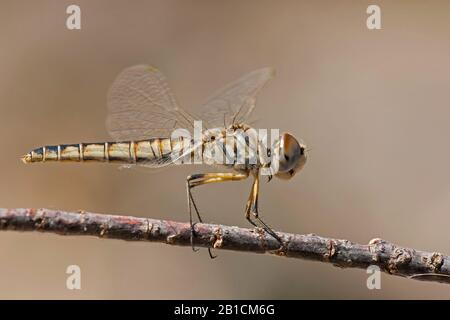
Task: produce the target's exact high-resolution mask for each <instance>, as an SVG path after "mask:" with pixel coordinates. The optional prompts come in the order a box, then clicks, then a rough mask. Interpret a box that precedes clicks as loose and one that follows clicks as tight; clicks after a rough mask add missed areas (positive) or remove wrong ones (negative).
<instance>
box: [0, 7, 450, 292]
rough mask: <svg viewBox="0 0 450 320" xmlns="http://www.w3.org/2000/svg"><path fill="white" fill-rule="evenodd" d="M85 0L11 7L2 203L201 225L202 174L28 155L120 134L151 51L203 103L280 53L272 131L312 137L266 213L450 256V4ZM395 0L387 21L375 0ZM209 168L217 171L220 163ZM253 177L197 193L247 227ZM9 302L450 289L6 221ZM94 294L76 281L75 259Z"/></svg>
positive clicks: (0, 17)
mask: <svg viewBox="0 0 450 320" xmlns="http://www.w3.org/2000/svg"><path fill="white" fill-rule="evenodd" d="M73 3H74V2H71V1H17V0H15V1H12V0H11V1H6V0H2V1H1V3H0V41H1V50H0V66H1V72H0V149H1V150H2V151H1V155H2V156H1V157H0V168H1V169H0V206H1V207H6V208H8V207H10V208H14V207H35V208H38V207H45V208H55V209H56V208H58V209H64V210H78V209H83V210H86V211H92V212H100V213H116V214H127V215H135V216H143V217H152V218H163V219H172V220H177V221H187V212H186V198H185V177H186V176H187V175H188V174H191V173H199V172H207V170H208V168H207V167H195V166H194V167H177V168H174V169H170V170H164V171H158V172H156V173H153V174H152V173H148V172H147V171H145V170H144V171H143V170H117V167H116V166H114V165H105V164H84V165H83V164H44V165H39V164H37V165H29V166H26V165H23V164H22V163H21V162H20V161H19V157H20V156H21V155H22V154H24V153H26V152H28V151H29V150H30V149H32V148H34V147H38V146H41V145H45V144H58V143H78V142H94V141H95V142H96V141H102V140H109V139H110V138H109V137H108V134H107V132H106V129H105V118H106V92H107V90H108V87H109V85H110V84H111V83H112V81H113V80H114V78H115V76H116V75H117V74H118V73H119V72H120V71H121V70H122V69H124V68H125V67H128V66H131V65H135V64H139V63H149V64H152V65H154V66H157V67H158V68H159V69H160V70H161V71H162V72H163V73H165V74H166V76H167V78H168V79H169V82H170V85H171V87H172V89H173V91H174V92H175V94H176V95H177V98H178V100H179V101H180V103H181V104H182V105H183V106H184V107H185V108H186V109H189V108H192V109H193V110H195V108H196V106H198V105H199V104H200V103H201V102H202V101H204V99H205V98H206V97H208V96H209V95H210V94H211V93H213V92H214V91H215V90H216V89H218V88H220V87H222V86H223V85H225V84H226V83H228V82H229V81H231V80H234V79H236V78H238V77H239V76H241V75H243V74H244V73H246V72H248V71H251V70H253V69H257V68H260V67H263V66H273V67H275V68H276V69H277V78H276V79H275V80H274V81H272V82H271V83H270V85H268V86H267V87H265V89H264V91H263V92H262V93H261V94H260V96H259V100H258V107H257V110H256V117H257V118H259V119H260V121H259V123H258V124H259V126H260V127H261V128H280V129H281V130H285V131H289V132H291V133H293V134H294V135H296V136H298V137H301V138H302V139H303V140H304V141H305V142H306V143H307V144H308V146H309V147H311V148H312V151H311V152H310V157H309V159H308V163H307V166H306V167H305V169H304V170H303V172H301V174H299V175H298V176H296V177H295V179H293V180H291V181H289V182H285V181H279V180H277V179H274V180H273V181H272V182H271V183H269V184H265V183H263V184H262V189H261V200H260V201H261V202H260V208H261V209H260V213H261V215H262V217H263V218H265V220H266V221H267V222H268V223H269V224H271V225H272V226H273V227H275V228H276V229H278V230H282V231H286V232H295V233H316V234H319V235H323V236H329V237H337V238H344V239H349V240H352V241H355V242H359V243H368V241H369V240H370V239H372V238H375V237H380V238H383V239H387V240H389V241H392V242H394V243H396V244H399V245H402V246H407V247H413V248H417V249H422V250H427V251H438V252H443V253H447V254H449V253H450V241H449V240H450V234H449V232H448V230H449V228H450V169H449V163H450V148H449V137H450V126H449V118H450V107H449V106H450V90H449V86H450V60H449V57H450V41H449V30H450V3H449V2H448V1H426V2H425V1H339V2H337V1H331V0H330V1H314V2H313V1H268V0H258V1H256V0H254V1H237V0H236V1H234V0H233V1H206V0H205V1H203V0H196V1H188V0H179V1H175V0H158V1H132V2H130V1H106V0H105V1H83V0H78V1H76V3H75V4H77V5H79V6H80V7H81V19H82V22H81V23H82V25H81V27H82V28H81V30H79V31H70V30H67V28H66V25H65V23H66V18H67V16H68V15H67V14H66V8H67V6H69V5H70V4H73ZM370 4H378V5H379V6H380V7H381V18H382V29H381V30H368V29H367V27H366V19H367V17H368V14H366V9H367V7H368V5H370ZM209 170H210V169H209ZM250 184H251V181H250V180H248V181H245V182H241V183H233V184H218V185H211V186H210V187H204V188H199V189H197V190H195V195H196V199H197V203H198V205H199V207H200V210H201V211H202V212H203V215H204V218H205V220H206V221H209V222H215V223H224V224H230V225H239V226H243V227H248V223H247V221H246V220H245V218H244V214H243V209H244V206H245V202H246V197H247V194H248V193H249V190H250ZM0 253H1V256H0V257H1V258H0V298H7V299H9V298H69V299H80V298H87V299H90V298H113V299H118V298H125V299H143V298H145V299H146V298H150V299H160V298H177V299H188V298H189V299H190V298H205V299H207V298H212V299H216V298H239V299H240V298H252V299H265V298H287V299H297V298H337V299H343V298H364V299H376V298H389V299H390V298H400V299H403V298H450V290H449V287H448V285H443V284H435V283H425V282H419V281H412V280H407V279H403V278H398V277H393V276H388V275H385V274H383V275H382V280H381V281H382V282H381V290H372V291H370V290H368V289H367V287H366V279H367V276H368V275H367V274H366V272H365V271H364V270H359V269H339V268H336V267H333V266H331V265H328V264H322V263H317V262H309V261H302V260H293V259H283V258H278V257H273V256H268V255H257V254H243V253H236V252H222V251H218V252H217V253H218V254H219V257H218V258H217V259H215V260H213V261H212V260H210V259H209V257H208V254H207V252H206V250H201V251H200V252H198V253H193V252H192V251H191V250H190V249H189V248H181V247H171V246H167V245H162V244H151V243H129V242H123V241H117V240H99V239H96V238H89V237H62V236H57V235H52V234H40V233H15V232H1V233H0ZM72 264H76V265H79V266H80V267H81V272H82V279H81V281H82V282H81V283H82V284H81V286H82V289H81V290H72V291H71V290H67V289H66V278H67V275H66V273H65V271H66V268H67V266H68V265H72Z"/></svg>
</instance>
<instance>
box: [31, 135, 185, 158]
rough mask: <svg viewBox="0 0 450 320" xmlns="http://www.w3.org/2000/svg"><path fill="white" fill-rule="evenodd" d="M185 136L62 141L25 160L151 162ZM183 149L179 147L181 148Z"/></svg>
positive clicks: (165, 153) (166, 155)
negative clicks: (60, 143) (89, 141)
mask: <svg viewBox="0 0 450 320" xmlns="http://www.w3.org/2000/svg"><path fill="white" fill-rule="evenodd" d="M182 143H183V141H182V139H179V140H176V141H175V140H171V139H169V138H152V139H148V140H142V141H123V142H100V143H79V144H62V145H56V146H45V147H40V148H37V149H34V150H33V151H31V152H30V153H29V154H28V155H27V156H26V159H25V160H26V162H47V161H75V162H82V161H97V162H117V163H126V164H133V163H151V162H152V161H159V160H161V159H162V158H164V157H168V156H170V154H171V153H172V150H173V149H174V148H180V146H182ZM178 150H180V149H178Z"/></svg>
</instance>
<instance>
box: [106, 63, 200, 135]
mask: <svg viewBox="0 0 450 320" xmlns="http://www.w3.org/2000/svg"><path fill="white" fill-rule="evenodd" d="M107 103H108V119H107V129H108V131H109V133H110V135H111V136H112V137H113V139H114V140H116V141H127V140H142V139H148V138H151V137H170V134H171V132H172V131H173V130H174V129H176V128H184V129H187V130H192V128H193V125H194V117H193V116H191V115H190V114H189V113H187V112H186V111H184V110H183V109H181V108H180V107H179V106H178V104H177V102H176V100H175V97H174V96H173V95H172V93H171V91H170V89H169V86H168V84H167V81H166V79H165V77H164V75H163V74H162V73H161V72H160V71H159V70H158V69H156V68H153V67H151V66H146V65H138V66H133V67H130V68H127V69H125V70H124V71H122V72H121V73H120V74H119V75H118V76H117V78H116V80H115V81H114V83H113V84H112V86H111V88H110V90H109V92H108V97H107Z"/></svg>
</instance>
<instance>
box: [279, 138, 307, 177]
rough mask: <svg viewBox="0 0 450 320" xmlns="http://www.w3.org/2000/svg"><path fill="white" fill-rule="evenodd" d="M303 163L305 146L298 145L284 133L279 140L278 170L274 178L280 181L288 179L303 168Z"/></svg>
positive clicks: (295, 140) (304, 160)
mask: <svg viewBox="0 0 450 320" xmlns="http://www.w3.org/2000/svg"><path fill="white" fill-rule="evenodd" d="M305 163H306V153H305V146H304V145H301V144H300V143H298V141H297V139H295V138H294V137H293V136H292V135H290V134H288V133H284V134H283V135H282V136H281V139H280V158H279V168H278V173H277V174H276V176H277V177H278V178H281V179H290V178H292V177H293V176H294V175H295V174H296V173H297V172H298V171H300V170H301V169H302V168H303V166H304V165H305Z"/></svg>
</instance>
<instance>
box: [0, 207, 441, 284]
mask: <svg viewBox="0 0 450 320" xmlns="http://www.w3.org/2000/svg"><path fill="white" fill-rule="evenodd" d="M0 230H17V231H40V232H51V233H57V234H61V235H86V236H96V237H100V238H108V239H121V240H130V241H150V242H162V243H166V244H171V245H179V246H190V233H191V229H190V225H189V223H182V222H174V221H167V220H155V219H148V218H137V217H129V216H118V215H105V214H96V213H87V212H65V211H60V210H49V209H0ZM195 231H196V236H195V238H194V243H195V245H196V246H199V247H210V248H216V249H225V250H235V251H243V252H253V253H271V254H275V255H278V256H285V257H290V258H300V259H308V260H315V261H321V262H327V263H331V264H333V265H335V266H338V267H343V268H363V269H366V268H367V267H369V266H371V265H375V266H378V267H379V268H380V270H382V271H384V272H386V273H388V274H392V275H397V276H403V277H408V278H412V279H417V280H425V281H435V282H445V283H450V260H449V257H448V256H445V255H443V254H441V253H437V252H433V253H430V252H424V251H419V250H415V249H409V248H403V247H399V246H397V245H395V244H392V243H390V242H387V241H385V240H382V239H372V240H371V241H370V242H369V244H367V245H362V244H357V243H353V242H350V241H348V240H340V239H331V238H324V237H320V236H317V235H314V234H307V235H298V234H291V233H282V232H277V234H278V235H279V237H280V238H282V239H283V241H285V242H286V243H287V251H286V252H281V251H279V250H278V249H279V247H280V245H279V243H278V241H277V240H275V239H274V238H273V237H271V236H270V235H268V234H266V233H265V232H264V231H263V230H261V229H244V228H239V227H230V226H224V225H213V224H204V223H198V224H196V225H195Z"/></svg>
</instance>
